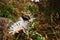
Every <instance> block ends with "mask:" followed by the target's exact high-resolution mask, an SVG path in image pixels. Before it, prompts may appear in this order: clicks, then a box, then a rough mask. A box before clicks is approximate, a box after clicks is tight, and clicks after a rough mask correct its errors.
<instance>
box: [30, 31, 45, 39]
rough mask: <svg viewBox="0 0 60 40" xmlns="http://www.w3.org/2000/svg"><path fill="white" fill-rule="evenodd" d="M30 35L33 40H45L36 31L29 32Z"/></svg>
mask: <svg viewBox="0 0 60 40" xmlns="http://www.w3.org/2000/svg"><path fill="white" fill-rule="evenodd" d="M30 34H31V36H32V37H33V38H34V37H35V40H45V38H44V37H42V35H41V34H39V33H38V32H36V31H30Z"/></svg>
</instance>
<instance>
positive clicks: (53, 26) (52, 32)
mask: <svg viewBox="0 0 60 40" xmlns="http://www.w3.org/2000/svg"><path fill="white" fill-rule="evenodd" d="M59 2H60V0H40V2H37V3H35V2H31V1H30V0H0V17H6V18H9V19H11V20H12V21H13V22H16V21H17V20H18V18H19V17H20V16H21V15H22V13H21V12H22V11H25V12H27V13H28V12H30V13H31V14H32V15H33V16H34V17H35V18H36V20H34V22H33V23H31V25H30V26H31V28H30V30H29V35H28V37H29V38H28V40H31V39H30V38H32V40H45V39H46V40H60V36H59V34H60V31H59V30H60V29H59V28H60V3H59ZM20 36H21V35H20ZM22 38H23V37H22ZM24 38H25V39H24V40H27V39H26V38H27V37H24ZM15 39H16V38H15ZM17 39H18V38H17ZM18 40H19V39H18ZM21 40H23V39H21Z"/></svg>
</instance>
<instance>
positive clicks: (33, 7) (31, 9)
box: [27, 6, 38, 13]
mask: <svg viewBox="0 0 60 40" xmlns="http://www.w3.org/2000/svg"><path fill="white" fill-rule="evenodd" d="M27 10H29V11H30V12H34V13H38V10H37V8H36V7H35V6H28V7H27Z"/></svg>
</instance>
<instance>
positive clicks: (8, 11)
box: [0, 6, 17, 22]
mask: <svg viewBox="0 0 60 40" xmlns="http://www.w3.org/2000/svg"><path fill="white" fill-rule="evenodd" d="M0 17H6V18H9V19H11V20H12V21H14V22H15V21H17V20H16V18H15V17H14V13H13V9H12V8H11V7H9V6H4V7H3V8H0Z"/></svg>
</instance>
